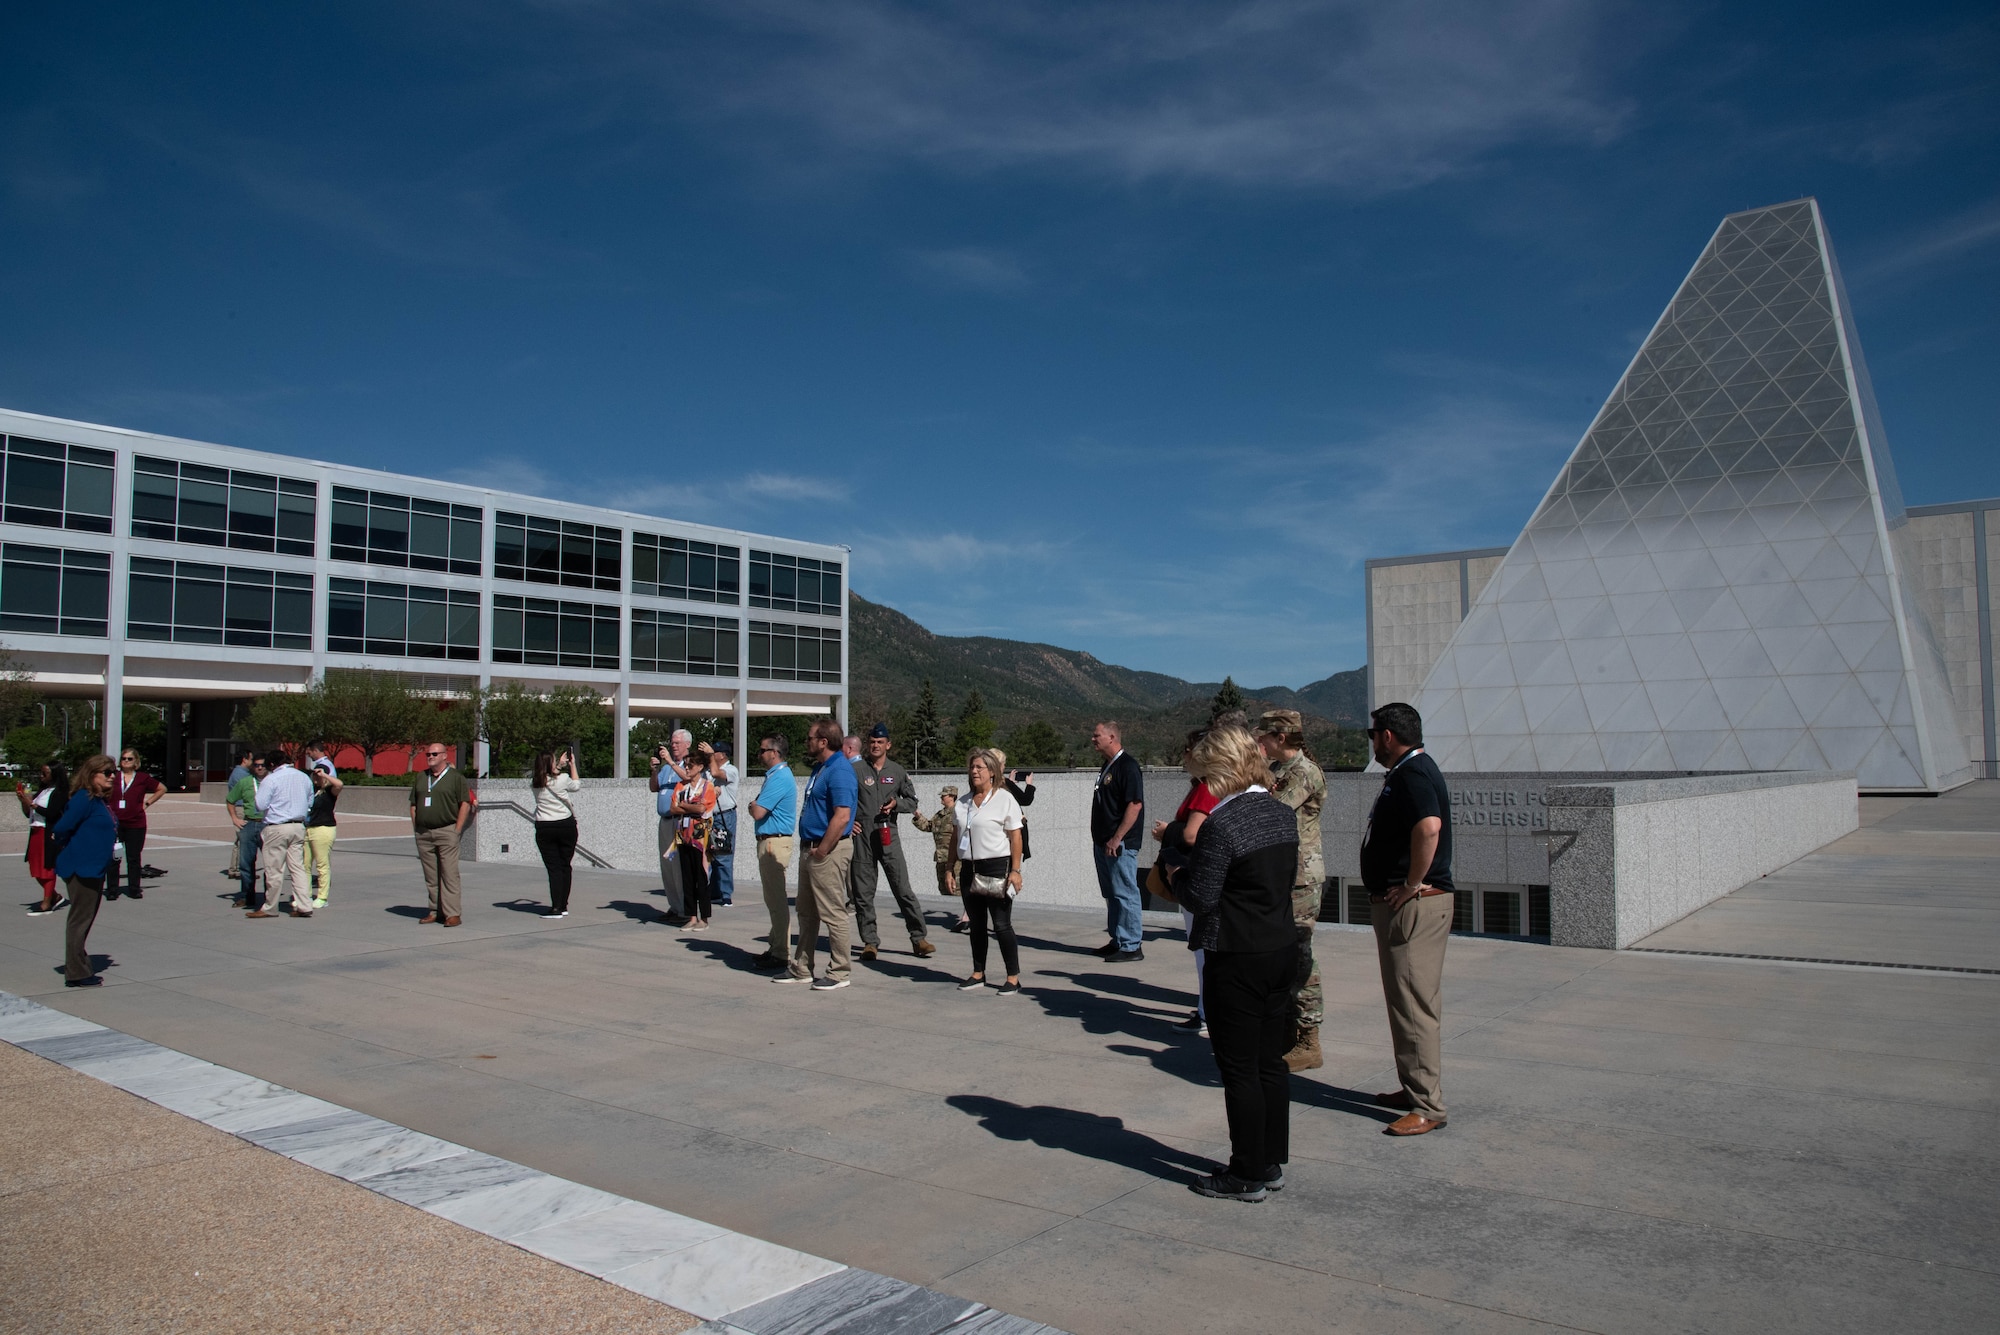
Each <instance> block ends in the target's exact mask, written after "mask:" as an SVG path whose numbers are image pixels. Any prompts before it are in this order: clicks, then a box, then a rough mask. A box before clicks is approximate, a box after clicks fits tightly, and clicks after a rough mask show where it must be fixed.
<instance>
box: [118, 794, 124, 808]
mask: <svg viewBox="0 0 2000 1335" xmlns="http://www.w3.org/2000/svg"><path fill="white" fill-rule="evenodd" d="M118 809H119V810H120V811H123V810H124V809H125V799H124V798H122V797H121V798H119V799H118Z"/></svg>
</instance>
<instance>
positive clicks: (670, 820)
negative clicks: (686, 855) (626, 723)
mask: <svg viewBox="0 0 2000 1335" xmlns="http://www.w3.org/2000/svg"><path fill="white" fill-rule="evenodd" d="M693 745H694V734H693V733H691V732H689V731H688V730H687V729H686V728H676V729H674V735H673V737H672V738H671V739H669V741H668V743H667V744H666V745H665V746H661V747H656V748H654V750H653V754H652V757H651V759H650V760H648V762H647V764H648V765H649V766H650V767H651V769H652V774H651V775H650V776H649V777H648V778H647V780H646V787H647V788H649V789H650V790H652V792H653V793H654V794H655V796H654V798H653V804H654V807H655V809H656V810H657V811H658V812H659V815H660V824H659V830H658V839H659V845H660V886H661V888H662V889H664V890H665V891H666V892H667V915H668V916H669V917H673V918H684V917H686V916H687V909H688V908H689V907H691V906H690V905H687V904H685V903H684V902H683V901H684V900H685V899H686V898H687V897H686V896H685V895H683V894H682V893H681V869H680V867H679V866H678V865H677V864H675V863H674V862H673V860H672V859H670V858H669V857H668V856H667V854H668V853H670V852H672V851H673V847H674V840H675V838H676V837H677V831H678V830H679V829H680V817H678V816H676V815H674V814H673V805H674V789H675V787H676V786H678V785H680V784H683V783H686V782H687V780H688V776H689V775H690V774H693V773H694V772H695V770H696V768H697V767H696V766H695V765H694V764H692V763H691V762H690V761H689V760H688V748H689V747H691V746H693Z"/></svg>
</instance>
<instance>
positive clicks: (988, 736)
mask: <svg viewBox="0 0 2000 1335" xmlns="http://www.w3.org/2000/svg"><path fill="white" fill-rule="evenodd" d="M993 733H994V725H993V718H992V716H991V715H989V714H988V713H987V712H986V698H985V697H984V696H982V695H980V693H979V688H978V687H977V686H975V687H973V688H972V690H971V691H970V692H969V693H968V694H967V695H966V697H965V704H964V705H962V706H961V707H960V708H959V711H958V726H957V727H956V728H955V729H953V731H952V734H951V744H950V747H949V759H950V761H951V763H952V764H954V765H963V764H964V763H965V758H966V757H967V756H969V755H971V754H972V753H973V752H974V751H977V750H979V749H980V748H981V747H984V746H991V745H993Z"/></svg>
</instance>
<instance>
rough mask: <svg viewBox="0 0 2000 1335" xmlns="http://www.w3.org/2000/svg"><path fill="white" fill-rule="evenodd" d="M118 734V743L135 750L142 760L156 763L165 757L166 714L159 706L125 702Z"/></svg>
mask: <svg viewBox="0 0 2000 1335" xmlns="http://www.w3.org/2000/svg"><path fill="white" fill-rule="evenodd" d="M120 734H121V739H120V744H121V745H124V746H129V747H131V748H132V749H133V750H135V751H137V752H138V753H139V755H140V758H141V759H142V760H143V761H145V762H148V763H151V764H158V763H159V762H160V761H161V760H163V759H165V757H166V752H167V716H166V713H165V712H164V711H163V710H162V709H161V708H160V706H158V705H149V704H145V703H143V702H134V703H131V704H127V705H126V706H125V714H124V726H123V728H121V729H120Z"/></svg>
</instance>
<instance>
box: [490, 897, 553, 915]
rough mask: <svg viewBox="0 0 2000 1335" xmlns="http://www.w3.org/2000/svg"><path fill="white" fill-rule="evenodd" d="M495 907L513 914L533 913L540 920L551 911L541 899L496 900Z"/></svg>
mask: <svg viewBox="0 0 2000 1335" xmlns="http://www.w3.org/2000/svg"><path fill="white" fill-rule="evenodd" d="M493 907H494V908H496V909H507V910H508V911H510V912H513V913H532V914H534V915H535V916H536V917H538V918H539V917H541V916H542V915H543V914H544V913H547V912H548V911H549V906H548V905H547V904H545V903H543V902H542V901H541V900H539V899H496V900H494V901H493Z"/></svg>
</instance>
